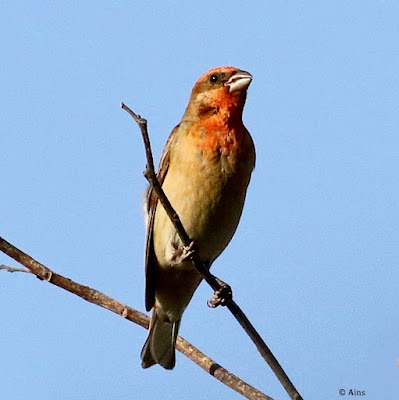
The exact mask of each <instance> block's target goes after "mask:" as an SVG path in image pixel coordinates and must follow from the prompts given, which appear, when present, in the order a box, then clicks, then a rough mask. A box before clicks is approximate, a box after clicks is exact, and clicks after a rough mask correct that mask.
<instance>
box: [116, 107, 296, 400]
mask: <svg viewBox="0 0 399 400" xmlns="http://www.w3.org/2000/svg"><path fill="white" fill-rule="evenodd" d="M121 107H122V108H123V109H124V110H125V111H127V112H128V113H129V114H130V115H131V116H132V118H133V119H134V120H135V121H136V123H137V124H138V126H139V128H140V131H141V134H142V137H143V142H144V147H145V153H146V158H147V168H146V170H145V173H144V176H145V177H146V178H147V180H148V181H149V182H150V185H151V186H152V188H153V189H154V192H155V193H156V195H157V197H158V200H159V201H160V202H161V204H162V206H163V208H164V209H165V211H166V213H167V214H168V217H169V218H170V220H171V222H172V223H173V225H174V227H175V229H176V232H177V233H178V235H179V237H180V239H181V241H182V243H183V245H184V246H187V247H188V246H190V245H191V244H192V240H190V237H189V236H188V234H187V232H186V231H185V229H184V227H183V225H182V223H181V221H180V218H179V216H178V215H177V213H176V211H175V210H174V208H173V207H172V205H171V204H170V202H169V200H168V198H167V197H166V195H165V193H164V191H163V190H162V187H161V185H160V183H159V181H158V179H157V175H156V172H155V169H154V161H153V156H152V151H151V144H150V139H149V136H148V130H147V120H146V119H144V118H142V117H141V116H140V115H137V114H136V113H134V112H133V111H132V110H131V109H130V108H129V107H128V106H126V105H125V104H124V103H122V104H121ZM194 249H195V246H194ZM191 259H192V262H193V264H194V266H195V268H196V269H197V271H198V272H199V273H200V274H201V275H202V277H203V278H204V279H205V280H206V282H207V283H208V284H209V285H210V286H211V287H212V289H213V290H214V291H215V295H216V296H218V294H219V293H220V292H223V291H225V292H230V293H231V290H230V291H229V290H227V291H226V290H225V289H226V288H225V287H223V286H222V285H220V283H219V282H221V281H220V280H219V279H218V278H216V277H215V276H214V275H212V274H211V273H210V272H209V270H208V269H207V268H206V266H205V265H204V264H203V263H202V262H201V260H200V259H199V258H198V256H197V253H196V252H195V251H194V252H193V253H192V255H191ZM227 286H228V285H227ZM211 304H212V303H211ZM217 304H218V302H216V304H215V305H217ZM220 304H222V305H226V307H227V308H228V309H229V310H230V312H231V313H232V314H233V315H234V317H235V318H236V320H237V321H238V323H239V324H240V325H241V326H242V328H243V329H244V331H245V332H246V333H247V335H248V336H249V337H250V339H251V340H252V341H253V343H254V344H255V346H256V348H257V349H258V351H259V353H260V354H261V356H262V357H263V358H264V360H265V361H266V362H267V363H268V365H269V367H270V368H271V369H272V371H273V372H274V374H275V375H276V376H277V378H278V380H279V381H280V383H281V384H282V386H283V387H284V389H285V390H286V392H287V393H288V395H289V396H290V398H291V399H292V400H302V397H301V395H300V394H299V393H298V391H297V390H296V388H295V386H294V385H293V384H292V382H291V380H290V379H289V377H288V376H287V374H286V373H285V371H284V370H283V368H282V367H281V365H280V364H279V362H278V361H277V359H276V358H275V357H274V355H273V353H272V352H271V350H270V349H269V347H268V346H267V345H266V343H265V342H264V341H263V339H262V338H261V336H260V335H259V333H258V332H257V331H256V329H255V328H254V326H253V325H252V324H251V322H250V321H249V320H248V318H247V317H246V316H245V314H244V313H243V311H242V310H241V309H240V307H239V306H238V305H237V304H236V303H235V301H234V300H233V299H232V298H231V297H230V298H226V299H223V301H222V302H220Z"/></svg>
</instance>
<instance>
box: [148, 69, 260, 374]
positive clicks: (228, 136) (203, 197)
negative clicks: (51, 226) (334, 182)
mask: <svg viewBox="0 0 399 400" xmlns="http://www.w3.org/2000/svg"><path fill="white" fill-rule="evenodd" d="M251 80H252V75H251V74H249V73H248V72H245V71H241V70H239V69H237V68H233V67H219V68H215V69H211V70H210V71H208V72H207V73H205V74H204V75H203V76H202V77H201V78H200V79H199V80H198V82H197V83H196V84H195V86H194V88H193V90H192V92H191V97H190V101H189V103H188V106H187V108H186V111H185V113H184V115H183V118H182V119H181V122H180V124H178V125H177V126H176V127H175V128H174V129H173V131H172V133H171V135H170V136H169V139H168V141H167V143H166V146H165V149H164V151H163V154H162V157H161V162H160V167H159V171H158V179H159V181H160V183H161V185H162V188H163V190H164V192H165V194H166V196H167V197H168V198H169V200H170V202H171V204H172V206H173V207H174V209H175V210H176V212H177V214H178V215H179V217H180V219H181V222H182V224H183V226H184V228H185V229H186V231H187V234H188V235H189V237H190V238H191V239H192V240H193V241H194V242H195V244H196V247H197V249H198V256H199V258H200V260H201V261H202V262H203V263H205V265H206V266H207V267H208V268H209V267H210V266H211V264H212V263H213V261H214V260H215V259H216V258H217V257H218V256H219V255H220V253H221V252H222V251H223V250H224V249H225V247H226V246H227V244H228V243H229V242H230V240H231V238H232V237H233V235H234V232H235V230H236V228H237V225H238V222H239V220H240V217H241V213H242V208H243V205H244V201H245V195H246V191H247V187H248V183H249V180H250V177H251V173H252V171H253V169H254V166H255V148H254V144H253V141H252V138H251V136H250V134H249V132H248V131H247V129H246V128H245V126H244V124H243V122H242V112H243V108H244V104H245V99H246V94H247V89H248V86H249V84H250V83H251ZM146 208H147V209H146V212H147V215H146V217H147V218H146V220H147V221H146V222H147V238H146V255H145V263H146V309H147V311H149V310H151V308H153V313H152V318H151V323H150V330H149V335H148V338H147V340H146V342H145V344H144V347H143V350H142V351H141V359H142V364H141V365H142V367H143V368H148V367H151V366H152V365H154V364H160V365H162V367H164V368H166V369H172V368H173V367H174V366H175V343H176V337H177V333H178V330H179V325H180V321H181V317H182V314H183V312H184V310H185V308H186V307H187V305H188V303H189V302H190V300H191V297H192V296H193V294H194V291H195V289H196V288H197V287H198V285H199V283H200V282H201V276H200V274H199V273H198V272H197V270H196V269H195V268H194V266H193V264H192V262H191V261H190V260H189V259H188V258H187V254H186V252H185V251H184V250H185V249H184V248H183V245H182V243H181V240H180V238H179V236H178V234H177V233H176V231H175V229H174V227H173V225H172V223H171V222H170V220H169V218H168V216H167V215H166V213H165V210H164V208H163V207H162V205H161V204H158V201H157V198H156V196H155V194H154V193H153V191H152V189H151V188H150V189H149V190H148V193H147V205H146Z"/></svg>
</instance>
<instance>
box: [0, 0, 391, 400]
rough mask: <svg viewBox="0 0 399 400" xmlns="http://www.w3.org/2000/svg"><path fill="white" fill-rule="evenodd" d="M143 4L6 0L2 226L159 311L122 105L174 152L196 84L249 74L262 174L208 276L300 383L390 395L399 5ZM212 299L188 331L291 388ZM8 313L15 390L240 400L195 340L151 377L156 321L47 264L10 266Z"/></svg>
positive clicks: (237, 369)
mask: <svg viewBox="0 0 399 400" xmlns="http://www.w3.org/2000/svg"><path fill="white" fill-rule="evenodd" d="M143 3H144V2H143ZM143 3H141V2H122V1H113V2H109V1H98V2H96V4H94V3H90V2H46V1H43V2H28V1H14V2H11V1H3V2H2V3H1V5H0V34H1V37H2V39H1V41H0V52H1V55H2V62H1V63H0V87H1V94H0V118H1V121H2V134H1V135H0V148H1V152H0V169H1V171H2V185H1V187H2V195H1V196H0V209H1V210H2V212H1V217H0V227H1V231H0V235H1V236H3V237H4V238H5V239H7V240H8V241H10V242H12V243H13V244H15V245H16V246H17V247H19V248H21V249H22V250H24V251H25V252H27V253H29V254H30V255H32V256H33V257H35V258H36V259H37V260H38V261H40V262H42V263H44V264H45V265H47V266H48V267H49V268H51V269H53V270H55V271H56V272H58V273H61V274H63V275H65V276H67V277H70V278H71V279H74V280H76V281H78V282H80V283H82V284H86V285H89V286H92V287H94V288H96V289H98V290H100V291H103V292H104V293H106V294H108V295H110V296H112V297H114V298H116V299H118V300H120V301H122V302H125V303H127V304H129V305H130V306H132V307H134V308H137V309H139V310H144V300H143V297H144V276H143V246H144V226H143V222H142V212H141V198H142V194H143V192H144V189H145V186H146V182H145V180H144V178H143V177H142V171H143V169H144V165H145V159H144V153H143V148H142V143H141V139H140V136H139V131H138V129H137V127H136V126H135V125H134V123H133V122H132V120H131V119H130V117H129V116H128V115H127V114H126V113H125V112H123V111H122V110H121V109H120V108H119V107H120V102H121V101H124V102H125V103H126V104H128V105H129V106H131V107H132V108H133V109H134V110H135V111H136V112H138V113H140V114H142V115H143V116H145V117H146V118H147V119H148V120H149V129H150V135H151V139H152V144H153V148H154V153H155V156H156V158H157V159H158V157H159V155H160V153H161V151H162V148H163V145H164V143H165V141H166V138H167V136H168V135H169V132H170V131H171V129H172V128H173V127H174V125H176V124H177V123H178V122H179V120H180V118H181V116H182V114H183V112H184V108H185V106H186V104H187V100H188V96H189V94H190V91H191V88H192V86H193V84H194V82H195V81H196V80H197V79H198V77H199V76H200V75H202V74H203V73H204V72H205V71H206V70H208V69H209V68H212V67H216V66H219V65H234V66H237V67H239V68H242V69H245V70H247V71H249V72H251V73H252V74H253V76H254V80H253V83H252V85H251V87H250V90H249V94H248V100H247V105H246V109H245V113H244V121H245V124H246V126H247V127H248V129H249V130H250V132H251V133H252V136H253V138H254V141H255V144H256V149H257V167H256V170H255V172H254V174H253V178H252V181H251V184H250V188H249V192H248V197H247V201H246V205H245V210H244V213H243V216H242V220H241V223H240V226H239V229H238V231H237V233H236V235H235V237H234V239H233V241H232V242H231V244H230V246H229V247H228V249H227V250H226V251H225V252H224V253H223V255H222V256H221V257H220V258H219V259H218V260H217V261H216V262H215V264H214V267H213V272H214V273H215V274H216V275H218V276H220V277H221V278H222V279H223V280H225V281H227V282H229V283H230V284H231V285H232V287H233V289H234V294H235V300H236V301H237V302H238V304H239V305H240V306H241V307H242V308H243V310H244V312H246V313H247V316H248V317H249V318H250V319H251V321H252V322H253V324H254V325H255V327H256V328H257V329H258V330H259V332H260V333H261V335H262V336H263V337H264V339H265V341H266V342H267V343H268V345H269V346H270V348H271V349H272V351H273V352H274V354H275V355H276V357H277V358H278V359H279V361H280V362H281V364H282V365H283V367H284V368H285V370H286V372H287V373H288V375H289V376H290V378H291V379H292V381H293V382H294V384H295V385H296V387H297V388H298V390H299V391H300V393H301V394H302V395H303V397H304V398H306V399H309V400H313V399H320V398H328V399H339V398H342V397H341V396H339V394H338V391H339V389H341V388H343V389H345V390H347V391H348V390H349V389H357V390H365V392H366V398H367V399H368V400H372V399H388V398H393V397H394V396H395V394H396V393H398V390H399V368H398V367H397V366H396V363H397V360H398V359H399V346H398V343H399V341H398V337H399V317H398V309H399V297H398V292H399V269H398V259H399V257H398V255H399V250H398V249H399V234H398V217H399V215H398V214H399V212H398V211H399V210H398V194H399V190H398V178H399V168H398V150H399V149H398V145H399V138H398V125H399V112H398V110H399V101H398V91H399V79H398V78H399V72H398V71H399V69H398V61H399V50H398V49H399V39H398V38H399V25H398V18H399V4H398V3H397V2H395V1H378V2H375V1H367V0H362V1H360V0H355V1H351V2H323V1H322V2H320V1H317V2H316V1H308V2H294V1H291V2H276V1H264V2H255V1H248V2H245V3H244V2H235V1H232V2H212V3H210V2H204V3H198V2H194V1H187V2H177V1H171V2H168V3H167V4H163V5H161V4H156V5H155V4H153V3H151V2H146V3H144V4H143ZM0 264H8V265H11V266H16V263H15V262H13V261H12V260H10V259H9V258H8V257H6V256H5V255H4V254H0ZM210 295H211V290H210V289H209V288H208V287H207V286H206V285H205V284H203V285H201V287H200V288H199V289H198V291H197V293H196V295H195V296H194V298H193V301H192V303H191V304H190V306H189V308H188V309H187V312H186V313H185V315H184V318H183V322H182V326H181V331H180V332H181V334H182V335H183V336H184V337H185V338H186V339H187V340H189V341H190V342H192V343H193V344H194V345H196V346H198V347H199V348H200V349H201V350H202V351H204V352H205V353H206V354H208V355H209V356H210V357H212V358H213V359H215V360H216V361H217V362H218V363H219V364H221V365H223V366H224V367H226V368H227V369H229V370H231V371H232V372H233V373H235V374H236V375H238V376H240V377H241V378H242V379H244V380H246V381H248V382H249V383H250V384H252V385H254V386H255V387H257V388H258V389H259V390H262V391H264V392H265V393H267V394H268V395H270V396H272V397H274V398H275V399H285V398H287V396H286V394H285V392H284V390H283V389H282V388H281V386H280V384H279V383H278V381H277V379H276V378H275V377H274V376H273V374H272V373H271V372H270V370H269V368H268V366H267V365H266V364H265V363H264V362H263V360H262V359H261V357H260V356H259V355H258V354H257V352H256V351H255V349H254V346H253V345H252V343H251V342H250V341H249V339H248V338H247V337H246V336H245V334H244V333H243V331H242V330H241V328H240V327H239V326H238V324H237V323H236V322H235V320H234V319H233V318H232V317H231V316H230V315H229V313H228V311H227V310H226V309H222V308H220V309H216V310H210V309H209V308H208V307H206V300H207V299H208V298H209V297H210ZM0 316H1V321H2V324H1V342H2V345H1V346H0V368H1V371H2V372H1V374H0V395H1V398H4V399H7V400H20V399H24V400H25V399H29V400H34V399H41V400H49V399H60V400H63V399H85V400H86V399H96V400H101V399H110V398H113V399H121V400H124V399H126V400H127V399H155V398H162V399H166V400H168V399H173V400H176V399H191V398H195V399H208V398H209V397H216V398H218V399H222V400H224V399H226V400H227V399H239V398H241V397H240V396H239V395H237V394H235V393H234V392H232V391H231V390H230V389H228V388H226V387H225V386H223V385H222V384H220V383H219V382H217V381H216V380H214V379H213V378H211V377H210V376H208V375H206V374H205V373H204V372H203V371H202V370H200V369H199V368H197V367H196V366H195V365H194V364H193V363H191V362H190V361H189V360H188V359H186V358H185V357H184V356H182V355H180V354H179V355H178V358H177V366H176V368H175V369H174V370H173V371H172V372H169V371H165V370H163V369H161V368H159V367H154V368H150V369H149V370H142V369H141V367H140V361H139V353H140V349H141V347H142V344H143V342H144V340H145V337H146V332H145V331H144V330H143V329H142V328H140V327H137V326H135V325H133V324H130V323H128V322H127V321H125V320H123V319H122V318H118V317H117V316H115V315H113V314H112V313H109V312H107V311H105V310H103V309H100V308H98V307H95V306H93V305H91V304H89V303H86V302H84V301H83V300H81V299H79V298H77V297H74V296H73V295H71V294H69V293H67V292H64V291H62V290H60V289H58V288H56V287H53V286H52V285H49V284H46V283H43V282H40V281H39V280H37V279H36V278H34V277H33V276H26V275H22V274H21V275H15V274H8V273H6V272H4V271H3V272H1V273H0ZM346 397H347V396H346Z"/></svg>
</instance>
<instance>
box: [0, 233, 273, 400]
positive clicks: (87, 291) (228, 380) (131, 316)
mask: <svg viewBox="0 0 399 400" xmlns="http://www.w3.org/2000/svg"><path fill="white" fill-rule="evenodd" d="M0 250H1V251H2V252H3V253H5V254H7V255H8V256H10V257H11V258H13V259H14V260H16V261H18V262H19V263H20V264H22V265H24V266H25V267H26V268H28V272H32V273H33V274H34V275H36V276H37V277H38V278H39V279H41V280H44V281H47V282H49V283H51V284H53V285H56V286H58V287H60V288H62V289H64V290H66V291H68V292H70V293H73V294H75V295H77V296H79V297H81V298H82V299H84V300H86V301H88V302H90V303H93V304H96V305H98V306H100V307H103V308H106V309H107V310H109V311H112V312H113V313H115V314H118V315H120V316H122V317H123V318H125V319H127V320H129V321H131V322H134V323H136V324H138V325H140V326H142V327H143V328H146V329H148V325H149V318H148V317H147V316H146V315H145V314H143V313H141V312H139V311H137V310H135V309H133V308H131V307H128V306H126V305H125V304H122V303H120V302H119V301H117V300H114V299H113V298H111V297H109V296H107V295H105V294H103V293H101V292H99V291H98V290H96V289H92V288H90V287H88V286H84V285H81V284H79V283H77V282H74V281H73V280H71V279H69V278H66V277H64V276H62V275H60V274H57V273H56V272H54V271H52V270H50V269H48V268H47V267H46V266H44V265H43V264H41V263H39V262H37V261H36V260H34V259H33V258H32V257H30V256H29V255H28V254H26V253H24V252H22V251H21V250H19V249H17V248H16V247H15V246H13V245H12V244H11V243H9V242H7V241H6V240H5V239H3V238H1V237H0ZM1 267H5V266H1ZM3 269H5V270H7V271H8V270H12V271H10V272H14V270H21V272H22V271H23V272H27V271H26V270H24V269H22V268H21V269H18V268H10V267H6V268H3ZM176 348H177V350H179V351H180V352H181V353H183V354H184V355H185V356H186V357H188V358H189V359H190V360H192V361H194V362H195V363H196V364H197V365H198V366H200V367H201V368H202V369H203V370H204V371H205V372H207V373H208V374H210V375H212V376H213V377H215V378H216V379H218V380H219V381H220V382H222V383H224V384H225V385H226V386H228V387H230V388H231V389H233V390H235V391H236V392H237V393H239V394H241V395H243V396H244V397H246V398H247V399H251V400H273V399H272V398H271V397H269V396H267V395H265V394H264V393H262V392H260V391H259V390H257V389H255V388H254V387H252V386H251V385H249V384H248V383H246V382H244V381H243V380H241V379H240V378H238V377H237V376H235V375H233V374H232V373H231V372H229V371H227V370H226V369H224V368H223V367H221V366H220V365H219V364H217V363H216V362H215V361H213V360H212V359H211V358H209V357H207V356H206V355H205V354H204V353H202V352H201V351H200V350H198V349H197V348H196V347H194V346H193V345H192V344H190V343H189V342H187V341H186V340H185V339H183V338H182V337H180V336H179V337H178V340H177V343H176Z"/></svg>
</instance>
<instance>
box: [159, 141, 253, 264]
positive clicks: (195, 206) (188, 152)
mask: <svg viewBox="0 0 399 400" xmlns="http://www.w3.org/2000/svg"><path fill="white" fill-rule="evenodd" d="M234 142H235V138H229V137H226V138H225V139H224V140H223V141H220V140H215V139H209V138H208V139H207V140H205V139H204V141H203V142H202V143H201V141H199V140H196V141H194V140H190V138H189V139H188V140H187V142H186V143H185V144H183V143H180V145H179V146H177V149H175V152H174V154H173V156H172V158H171V160H170V166H169V170H168V173H167V176H166V178H165V181H164V183H163V189H164V191H165V193H166V195H167V196H168V198H169V200H170V201H171V204H172V206H173V207H174V208H175V210H176V211H177V213H178V215H179V216H180V219H181V221H182V223H183V226H184V227H185V229H186V230H187V233H188V234H189V236H190V237H191V238H192V239H193V240H195V241H196V242H197V244H198V246H199V249H200V254H202V258H203V259H208V260H209V259H214V258H215V257H217V255H219V254H220V252H221V251H222V250H223V249H224V247H225V246H226V245H227V243H228V242H229V241H230V239H231V237H232V235H233V234H234V231H235V229H236V227H237V224H238V221H239V218H240V215H241V211H242V207H243V203H244V199H245V193H246V188H247V185H248V182H249V178H250V174H251V171H252V166H250V165H248V163H247V162H245V160H241V159H240V157H239V151H238V149H236V147H235V143H234ZM165 222H166V221H165ZM166 223H168V222H166ZM173 234H174V233H173ZM176 240H178V239H177V238H176Z"/></svg>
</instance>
